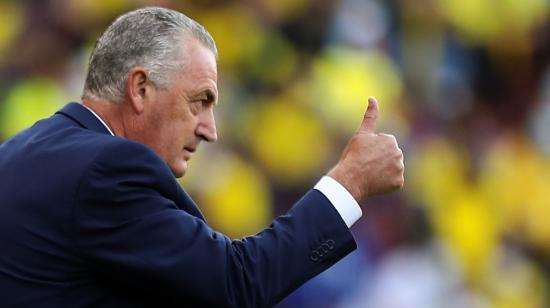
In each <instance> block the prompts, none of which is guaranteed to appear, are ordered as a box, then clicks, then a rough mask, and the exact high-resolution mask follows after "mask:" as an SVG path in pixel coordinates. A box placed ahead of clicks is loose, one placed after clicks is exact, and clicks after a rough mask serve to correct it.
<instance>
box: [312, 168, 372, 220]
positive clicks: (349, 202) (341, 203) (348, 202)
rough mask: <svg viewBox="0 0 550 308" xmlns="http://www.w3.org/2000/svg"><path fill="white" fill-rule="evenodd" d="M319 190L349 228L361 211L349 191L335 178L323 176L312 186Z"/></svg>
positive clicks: (361, 213) (357, 218)
mask: <svg viewBox="0 0 550 308" xmlns="http://www.w3.org/2000/svg"><path fill="white" fill-rule="evenodd" d="M313 188H314V189H317V190H318V191H320V192H321V193H322V194H323V195H325V197H327V199H328V200H329V201H330V203H332V205H333V206H334V208H336V211H338V214H340V216H341V217H342V219H343V220H344V222H345V223H346V225H347V226H348V228H350V227H351V226H352V225H353V224H354V223H355V222H356V221H357V220H359V218H361V216H362V215H363V211H361V207H359V204H358V203H357V201H355V198H353V196H352V195H351V194H350V193H349V191H348V190H347V189H346V188H345V187H344V186H342V184H340V183H338V181H336V180H335V179H333V178H331V177H329V176H324V177H322V178H321V180H319V182H318V183H317V184H316V185H315V187H313Z"/></svg>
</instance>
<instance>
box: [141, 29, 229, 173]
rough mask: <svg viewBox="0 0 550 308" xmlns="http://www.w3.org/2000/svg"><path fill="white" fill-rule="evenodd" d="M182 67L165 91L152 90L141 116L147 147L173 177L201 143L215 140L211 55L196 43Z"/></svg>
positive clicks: (188, 47)
mask: <svg viewBox="0 0 550 308" xmlns="http://www.w3.org/2000/svg"><path fill="white" fill-rule="evenodd" d="M185 49H186V51H183V52H184V53H185V65H184V67H183V69H182V70H181V71H180V72H176V73H175V74H174V77H173V80H171V84H170V85H169V86H168V89H166V90H156V91H155V96H154V98H153V100H152V102H151V104H150V105H149V108H148V109H149V111H148V112H147V113H146V115H145V121H146V126H147V127H148V128H147V131H148V133H147V135H148V136H147V138H146V139H147V140H142V141H143V142H144V143H145V144H147V145H149V146H150V147H151V148H152V149H153V150H154V151H155V152H156V153H157V154H159V155H160V157H161V158H162V159H163V160H164V161H165V162H166V163H167V164H168V166H169V167H170V169H171V170H172V173H174V175H175V176H176V177H182V176H183V175H184V174H185V171H186V170H187V161H188V160H189V159H190V158H191V156H192V155H193V152H195V151H196V150H197V147H198V146H199V143H200V142H201V141H203V140H206V141H208V142H214V141H216V139H217V134H216V124H215V121H214V113H213V108H214V105H215V104H216V102H217V97H218V88H217V68H216V59H215V57H214V54H213V53H212V52H211V51H210V50H209V49H208V48H206V47H204V46H203V45H202V44H201V43H200V42H199V41H197V40H194V39H190V40H188V41H187V43H186V47H185Z"/></svg>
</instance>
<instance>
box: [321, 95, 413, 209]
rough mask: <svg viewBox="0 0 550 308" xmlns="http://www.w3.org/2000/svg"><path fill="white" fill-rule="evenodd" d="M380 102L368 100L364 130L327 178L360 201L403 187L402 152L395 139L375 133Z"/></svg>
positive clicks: (353, 139)
mask: <svg viewBox="0 0 550 308" xmlns="http://www.w3.org/2000/svg"><path fill="white" fill-rule="evenodd" d="M377 119H378V102H377V101H376V99H375V98H373V97H370V98H369V105H368V107H367V111H366V112H365V115H364V117H363V122H362V123H361V126H360V127H359V129H358V130H357V132H355V134H354V135H353V136H352V137H351V139H350V141H349V142H348V144H347V146H346V148H345V149H344V152H343V153H342V156H341V157H340V161H339V162H338V163H337V164H336V166H335V167H334V168H333V169H332V170H331V171H330V172H329V173H328V174H327V175H328V176H330V177H332V178H333V179H335V180H336V181H338V182H339V183H340V184H342V185H343V186H344V187H346V189H347V190H348V191H349V192H350V193H351V194H352V196H353V197H354V198H355V199H356V200H357V201H361V200H363V199H365V198H366V197H367V196H372V195H378V194H383V193H388V192H391V191H394V190H396V189H399V188H401V187H403V183H404V178H403V172H404V169H405V167H404V164H403V152H402V151H401V149H400V148H399V146H398V144H397V140H396V139H395V137H394V136H393V135H388V134H380V133H375V129H376V121H377Z"/></svg>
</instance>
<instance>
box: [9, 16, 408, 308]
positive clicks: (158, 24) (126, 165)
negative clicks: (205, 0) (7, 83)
mask: <svg viewBox="0 0 550 308" xmlns="http://www.w3.org/2000/svg"><path fill="white" fill-rule="evenodd" d="M216 56H217V51H216V46H215V44H214V41H213V39H212V37H211V36H210V35H209V34H208V32H207V31H206V30H205V29H204V28H203V27H202V26H201V25H199V24H198V23H196V22H195V21H193V20H191V19H189V18H188V17H186V16H185V15H183V14H181V13H178V12H175V11H172V10H168V9H162V8H144V9H139V10H136V11H133V12H130V13H127V14H125V15H123V16H121V17H119V18H118V19H117V20H116V21H115V22H114V23H113V24H112V25H111V26H110V27H109V28H108V29H107V30H106V31H105V33H104V34H103V35H102V36H101V37H100V38H99V40H98V41H97V43H96V46H95V48H94V50H93V52H92V55H91V59H90V67H89V71H88V75H87V78H86V84H85V86H84V92H83V98H82V104H77V103H71V104H69V105H67V106H66V107H64V108H63V109H62V110H60V111H59V112H57V113H56V114H55V115H53V116H52V117H50V118H48V119H45V120H42V121H39V122H37V123H36V124H35V125H34V126H32V127H31V128H29V129H27V130H25V131H23V132H21V133H20V134H19V135H17V136H15V137H14V138H12V139H10V140H8V141H6V142H5V143H4V144H2V145H1V146H0V174H1V175H2V184H1V185H0V200H2V201H1V204H0V247H2V253H1V254H0V300H1V305H2V307H168V306H184V307H196V306H206V307H209V306H230V307H265V306H272V305H274V304H275V303H277V302H278V301H280V300H281V299H282V298H284V297H285V296H286V295H288V294H289V293H290V292H292V291H293V290H294V289H296V288H297V287H298V286H300V285H301V284H302V283H304V282H305V281H307V280H308V279H310V278H311V277H313V276H315V275H317V274H318V273H320V272H322V271H323V270H325V269H327V268H328V267H330V266H331V265H332V264H334V263H335V262H337V261H338V260H339V259H341V258H342V257H344V256H345V255H347V254H349V253H350V252H351V251H352V250H354V249H355V247H356V246H355V242H354V240H353V238H352V235H351V233H350V231H349V227H350V226H351V225H352V224H353V223H354V222H355V221H356V220H357V219H359V218H360V216H361V209H360V207H359V205H358V203H357V201H360V200H364V199H365V198H366V197H367V196H370V195H374V194H379V193H385V192H389V191H392V190H394V189H397V188H399V187H401V186H402V185H403V156H402V153H401V150H400V149H399V148H398V146H397V142H396V140H395V138H394V137H393V136H390V135H384V134H376V133H374V128H375V127H374V126H375V122H376V118H377V113H378V107H377V103H376V101H375V100H374V99H369V105H368V108H367V111H366V113H365V116H364V119H363V123H362V125H361V127H360V128H359V130H358V131H357V133H356V134H355V135H354V136H353V137H352V138H351V140H350V142H349V144H348V146H347V148H346V149H345V151H344V153H343V155H342V157H341V159H340V161H339V162H338V163H337V164H336V166H335V167H334V168H333V169H332V170H331V171H330V172H329V173H328V174H327V176H325V177H323V178H322V179H321V180H320V181H319V183H317V185H316V186H315V187H314V189H311V190H310V191H309V192H307V193H306V194H305V195H304V196H303V197H302V199H300V200H299V201H298V202H297V203H296V204H295V205H294V206H293V207H292V209H291V210H290V211H289V212H288V214H286V215H284V216H281V217H279V218H277V219H275V220H274V221H273V224H272V225H271V226H270V227H269V228H267V229H265V230H263V231H261V232H260V233H258V234H257V235H255V236H250V237H247V238H244V239H241V240H230V239H229V238H227V237H226V236H224V235H223V234H220V233H217V232H216V231H214V230H212V229H211V228H210V227H209V226H208V225H207V224H206V222H205V221H204V218H203V216H202V215H201V213H200V211H199V210H198V208H197V207H196V205H195V204H194V202H193V201H192V200H191V199H190V197H189V196H188V195H187V194H186V193H185V192H184V191H183V190H182V188H181V187H180V186H179V185H178V183H177V181H176V179H175V178H176V177H181V176H183V175H184V174H185V171H186V169H187V163H188V161H189V159H190V158H191V156H192V155H193V153H194V152H195V151H197V148H198V146H199V143H200V142H201V141H207V142H214V141H216V138H217V135H216V126H215V122H214V115H213V108H214V107H215V105H216V104H217V97H218V89H217V86H216V80H217V70H216ZM212 193H216V192H212Z"/></svg>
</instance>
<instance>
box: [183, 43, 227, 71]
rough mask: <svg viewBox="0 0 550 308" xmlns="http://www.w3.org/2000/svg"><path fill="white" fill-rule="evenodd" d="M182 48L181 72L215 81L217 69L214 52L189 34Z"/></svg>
mask: <svg viewBox="0 0 550 308" xmlns="http://www.w3.org/2000/svg"><path fill="white" fill-rule="evenodd" d="M183 45H184V46H183V48H182V57H183V73H184V74H190V75H193V76H194V77H195V78H198V77H206V78H210V79H213V80H214V81H217V77H218V70H217V63H216V57H215V56H214V53H213V52H212V51H211V50H210V49H208V48H207V47H206V46H204V45H203V44H202V43H201V42H200V41H198V40H197V39H195V38H192V37H191V38H190V37H189V36H187V37H186V39H184V43H183Z"/></svg>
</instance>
